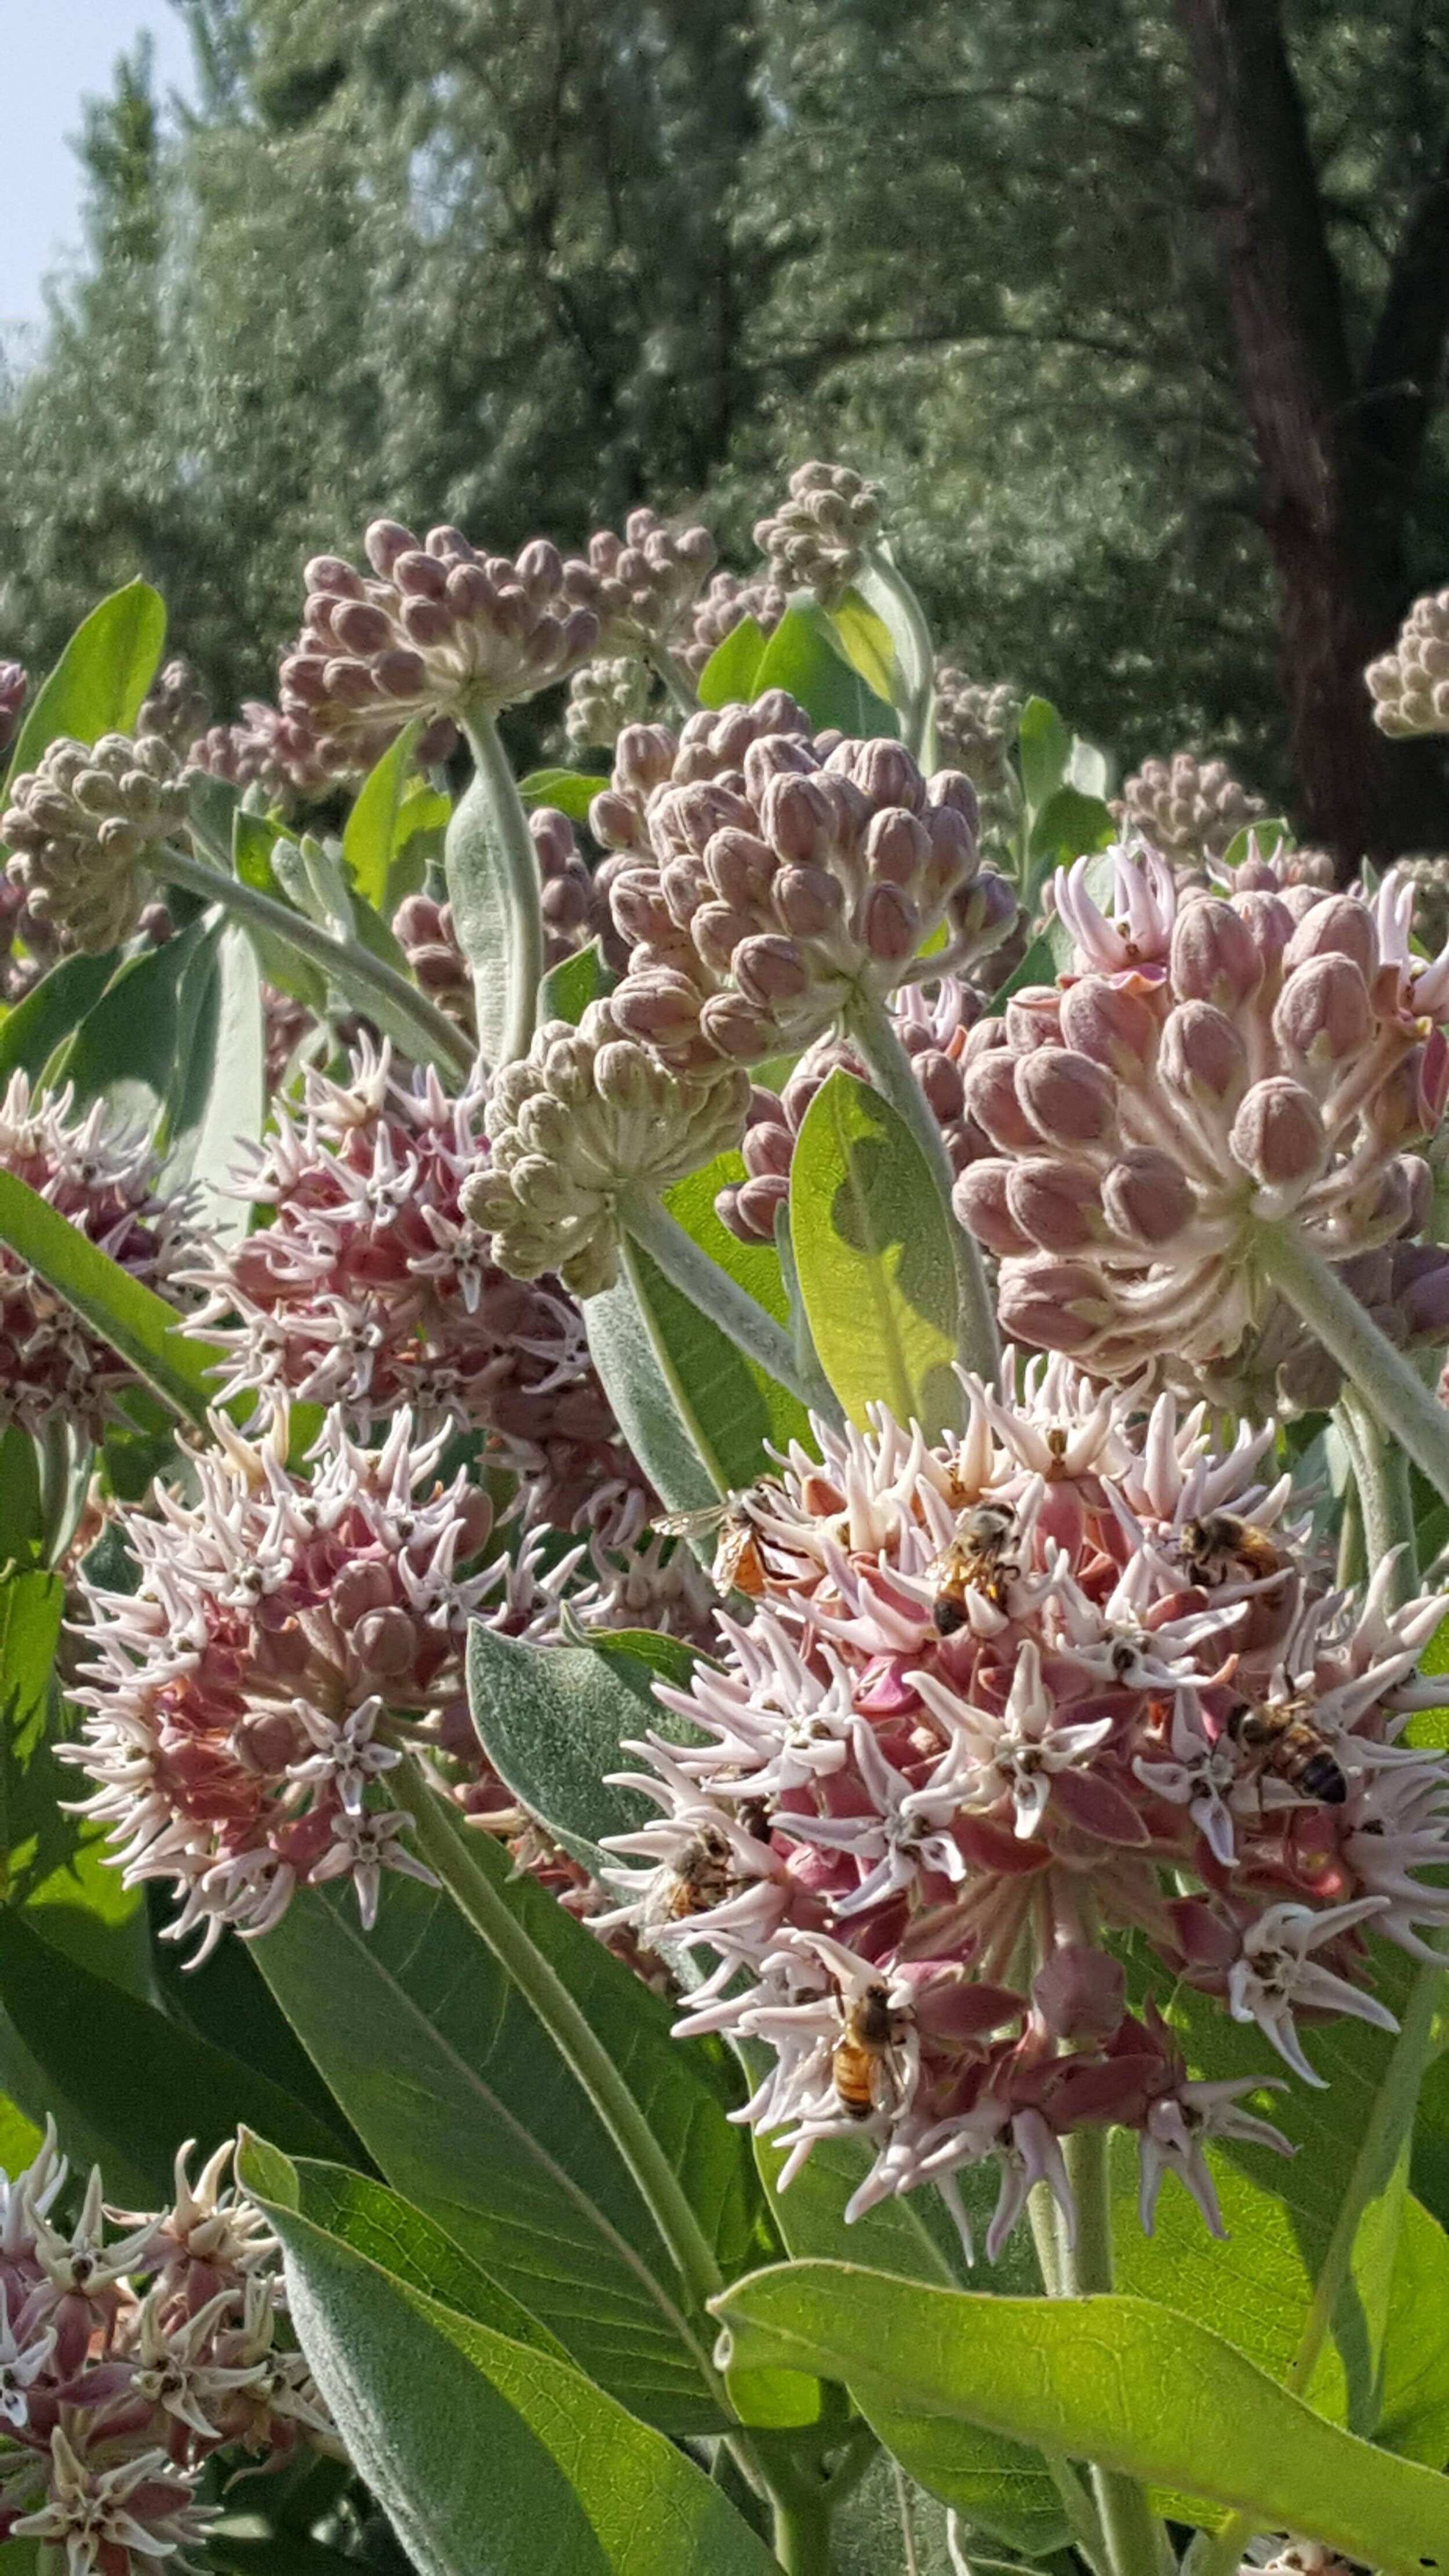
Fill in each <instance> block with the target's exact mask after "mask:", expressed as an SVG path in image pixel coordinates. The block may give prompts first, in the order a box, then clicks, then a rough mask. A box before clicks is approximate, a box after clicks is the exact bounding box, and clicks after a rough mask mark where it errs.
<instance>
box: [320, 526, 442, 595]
mask: <svg viewBox="0 0 1449 2576" xmlns="http://www.w3.org/2000/svg"><path fill="white" fill-rule="evenodd" d="M362 542H363V546H364V548H365V550H366V554H367V560H368V562H369V563H370V564H371V566H372V569H373V571H374V572H375V573H376V574H377V577H378V579H379V581H388V580H390V579H391V577H392V569H393V566H394V564H395V563H396V562H397V559H398V556H399V555H408V554H415V553H416V552H417V543H418V541H417V538H416V537H415V536H414V535H413V532H412V530H411V528H405V527H403V526H402V525H401V524H400V523H399V521H398V520H396V519H374V520H373V522H372V525H371V526H370V527H369V529H368V531H367V534H366V535H365V537H364V538H363V540H362ZM309 587H310V585H309Z"/></svg>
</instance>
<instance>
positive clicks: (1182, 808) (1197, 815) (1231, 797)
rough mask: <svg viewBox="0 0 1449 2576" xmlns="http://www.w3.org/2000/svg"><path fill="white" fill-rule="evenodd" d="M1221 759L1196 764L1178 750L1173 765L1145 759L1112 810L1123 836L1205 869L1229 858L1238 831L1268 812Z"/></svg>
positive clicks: (1188, 753)
mask: <svg viewBox="0 0 1449 2576" xmlns="http://www.w3.org/2000/svg"><path fill="white" fill-rule="evenodd" d="M1267 810H1268V809H1267V806H1266V805H1265V804H1264V802H1263V799H1262V797H1261V796H1250V795H1249V793H1248V791H1247V789H1246V788H1245V787H1241V786H1239V784H1238V781H1237V779H1236V778H1234V777H1233V775H1232V773H1231V771H1230V770H1229V768H1228V765H1227V763H1226V761H1222V760H1196V759H1194V757H1193V755H1192V753H1191V752H1190V751H1177V752H1174V753H1173V756H1172V758H1171V760H1144V762H1143V764H1142V766H1141V768H1140V769H1139V770H1137V771H1136V773H1135V774H1134V776H1132V777H1131V778H1127V779H1124V780H1123V782H1122V793H1121V796H1120V797H1119V798H1118V799H1117V800H1116V801H1115V802H1114V804H1113V807H1112V811H1113V814H1114V815H1115V816H1116V818H1117V821H1118V823H1119V825H1120V826H1121V828H1122V831H1123V834H1124V836H1125V837H1128V838H1132V837H1135V836H1139V835H1140V837H1141V838H1142V839H1143V840H1144V841H1146V842H1148V843H1149V844H1150V846H1151V847H1152V848H1153V849H1154V850H1160V851H1161V853H1162V855H1163V857H1164V858H1167V859H1176V860H1179V861H1181V862H1182V863H1183V864H1184V865H1185V866H1187V867H1189V868H1195V869H1197V868H1205V867H1206V866H1207V865H1208V864H1209V863H1210V861H1212V860H1213V859H1221V858H1223V857H1225V856H1226V854H1227V851H1228V850H1229V849H1230V847H1231V846H1232V843H1233V842H1234V841H1235V840H1236V839H1237V837H1238V834H1239V833H1240V832H1246V831H1249V830H1251V828H1252V826H1253V824H1254V823H1257V822H1260V821H1261V820H1262V817H1263V816H1264V815H1265V814H1266V812H1267Z"/></svg>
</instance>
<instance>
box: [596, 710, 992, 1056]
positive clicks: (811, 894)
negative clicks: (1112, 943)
mask: <svg viewBox="0 0 1449 2576" xmlns="http://www.w3.org/2000/svg"><path fill="white" fill-rule="evenodd" d="M976 822H977V804H976V790H975V788H974V787H973V786H972V784H971V781H970V780H969V778H966V777H964V776H963V775H962V773H961V772H960V771H958V770H950V769H946V770H938V771H937V772H936V773H935V775H934V776H933V777H931V778H929V779H927V778H923V777H922V775H921V772H920V770H919V769H918V768H917V766H916V763H915V761H914V760H913V759H912V757H911V755H910V753H909V752H908V751H907V750H906V749H905V748H904V746H903V745H902V744H901V743H898V742H891V741H884V740H876V741H869V742H852V741H848V740H843V739H842V738H841V737H840V736H839V735H838V734H834V733H824V734H818V735H813V736H812V731H811V726H810V720H809V718H808V716H806V715H805V713H804V711H803V710H802V709H801V708H800V707H798V706H797V705H796V704H795V702H794V700H793V699H791V698H789V697H787V696H786V695H785V694H784V692H783V691H779V690H773V691H770V692H769V693H768V694H767V695H766V696H764V697H762V698H759V699H757V700H756V701H755V703H754V704H753V705H752V706H748V707H740V706H730V707H725V708H722V709H721V710H720V711H719V712H718V713H713V712H710V711H707V710H706V711H702V712H701V713H700V714H698V715H693V716H691V717H689V718H688V720H687V722H686V723H685V725H684V727H683V730H682V731H681V732H680V734H679V735H678V736H677V737H676V736H675V735H674V734H673V733H672V732H671V731H670V730H669V728H668V727H667V726H665V725H637V726H633V727H631V728H630V729H629V731H628V732H626V733H624V734H622V735H621V736H620V739H619V744H618V749H617V753H616V757H615V763H614V771H613V776H612V779H611V782H610V786H609V789H608V792H607V793H606V794H604V795H600V796H596V797H595V799H594V802H593V806H592V808H591V811H590V828H591V830H592V831H593V834H594V837H595V838H596V839H597V840H599V841H601V842H602V843H603V845H604V847H605V848H606V849H608V850H612V851H614V852H617V853H620V854H621V859H620V865H619V867H618V870H617V873H614V874H612V875H611V878H610V883H609V902H610V906H611V909H612V911H613V916H614V922H615V926H616V927H617V929H618V931H619V933H620V935H621V937H623V938H624V939H626V940H627V941H628V942H629V943H630V947H631V950H632V954H631V957H630V961H629V973H628V975H627V977H626V978H625V980H624V982H623V983H622V984H621V985H620V986H619V988H618V990H617V991H616V992H615V993H614V994H613V995H612V996H611V1004H612V1007H613V1009H614V1011H615V1013H616V1015H617V1019H618V1023H619V1025H620V1027H621V1028H623V1029H626V1030H627V1031H628V1032H629V1034H630V1035H631V1036H634V1037H638V1038H639V1039H641V1040H642V1041H643V1042H644V1043H645V1044H646V1045H649V1046H651V1047H653V1048H654V1049H655V1050H656V1052H657V1053H658V1054H659V1056H660V1057H661V1058H662V1060H663V1061H665V1062H666V1063H669V1064H672V1065H675V1066H676V1067H678V1068H679V1069H680V1070H686V1069H687V1070H689V1071H692V1072H702V1071H707V1070H708V1069H709V1068H710V1066H711V1065H712V1064H713V1065H715V1066H716V1067H717V1066H718V1064H719V1063H720V1062H721V1060H723V1061H725V1062H736V1063H743V1064H748V1063H752V1062H757V1061H758V1060H759V1059H760V1058H761V1057H762V1056H765V1055H769V1054H773V1053H776V1052H779V1051H784V1050H789V1049H796V1048H799V1047H802V1046H806V1045H808V1044H809V1043H810V1041H811V1039H812V1038H815V1037H818V1036H820V1035H821V1034H822V1032H823V1031H824V1030H825V1029H827V1028H828V1027H829V1026H830V1025H831V1024H832V1022H833V1021H834V1020H835V1019H836V1018H837V1016H838V1014H839V1012H840V1010H841V1008H842V1006H843V1004H844V1003H845V1002H846V1001H847V1000H848V998H849V996H850V994H851V993H852V992H853V991H854V990H855V989H857V988H861V989H864V990H865V991H867V992H869V993H871V994H873V995H875V996H878V997H880V998H884V997H885V996H887V995H888V994H890V993H891V992H893V991H894V990H895V989H896V988H897V987H898V986H900V985H903V984H909V983H914V982H919V981H922V980H931V981H934V980H935V979H936V978H938V977H939V976H942V975H949V974H951V973H953V972H954V971H956V970H958V969H959V968H960V967H961V966H962V965H963V964H964V963H965V962H966V961H967V960H968V959H970V958H973V957H976V956H978V955H981V954H983V953H985V951H987V950H988V949H990V948H992V947H993V946H995V945H996V943H997V942H998V941H999V940H1000V939H1001V938H1002V937H1003V936H1004V934H1005V932H1006V930H1007V929H1008V928H1009V927H1010V925H1011V923H1012V921H1013V920H1014V918H1015V913H1016V899H1015V896H1014V895H1013V893H1012V891H1011V889H1010V887H1009V886H1008V885H1007V884H1006V882H1005V880H1004V879H1003V878H1000V877H997V876H995V875H993V874H992V873H991V872H990V871H989V870H986V871H983V870H982V869H981V868H980V866H979V862H978V857H977V848H976ZM625 853H627V855H622V854H625ZM938 932H943V933H944V942H943V944H941V945H939V946H938V947H937V948H936V949H935V950H934V951H933V953H932V954H931V955H930V956H929V957H925V956H923V955H922V953H921V952H922V948H923V945H924V944H925V943H927V942H929V941H931V940H932V939H933V938H934V936H935V934H937V933H938Z"/></svg>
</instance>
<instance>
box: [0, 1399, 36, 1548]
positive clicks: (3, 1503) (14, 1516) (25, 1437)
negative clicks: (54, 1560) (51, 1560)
mask: <svg viewBox="0 0 1449 2576" xmlns="http://www.w3.org/2000/svg"><path fill="white" fill-rule="evenodd" d="M44 1539H45V1513H44V1511H43V1509H42V1506H41V1497H40V1463H39V1460H38V1458H37V1456H36V1449H35V1443H34V1441H33V1440H32V1439H31V1437H30V1434H29V1432H28V1431H21V1430H20V1429H19V1428H18V1427H17V1426H16V1425H15V1424H14V1423H12V1424H11V1426H10V1428H9V1430H8V1431H6V1432H3V1433H0V1566H15V1567H17V1568H18V1569H20V1570H21V1571H26V1570H28V1569H29V1568H30V1567H31V1566H33V1565H35V1564H37V1563H38V1562H39V1559H40V1554H41V1549H42V1546H43V1543H44Z"/></svg>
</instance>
